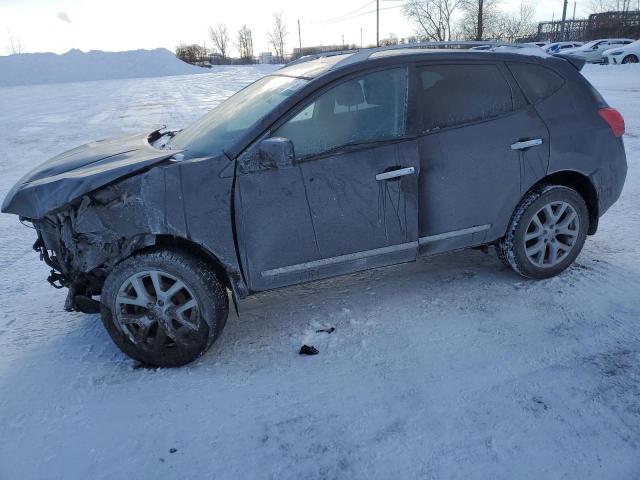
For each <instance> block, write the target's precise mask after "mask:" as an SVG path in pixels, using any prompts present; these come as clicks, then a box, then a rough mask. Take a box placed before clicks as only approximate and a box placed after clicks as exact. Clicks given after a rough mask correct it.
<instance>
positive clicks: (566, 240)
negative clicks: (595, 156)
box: [496, 185, 589, 278]
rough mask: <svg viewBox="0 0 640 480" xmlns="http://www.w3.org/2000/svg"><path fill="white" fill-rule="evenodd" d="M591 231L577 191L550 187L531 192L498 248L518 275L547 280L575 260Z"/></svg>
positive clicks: (514, 215) (581, 199)
mask: <svg viewBox="0 0 640 480" xmlns="http://www.w3.org/2000/svg"><path fill="white" fill-rule="evenodd" d="M588 229H589V212H588V210H587V205H586V203H585V201H584V199H583V198H582V196H581V195H580V194H579V193H578V192H576V191H575V190H573V189H571V188H568V187H563V186H559V185H547V186H545V187H542V188H540V189H537V190H534V191H532V192H529V193H528V194H527V195H526V196H525V197H524V198H523V199H522V201H521V202H520V205H519V206H518V208H516V211H515V212H514V214H513V216H512V217H511V221H510V223H509V228H508V229H507V234H506V235H505V236H504V238H502V239H501V240H500V241H499V242H498V244H497V246H496V249H497V252H498V256H499V257H500V259H501V260H502V261H503V262H504V263H505V264H507V265H509V266H510V267H511V268H513V269H514V270H515V271H516V272H518V273H519V274H521V275H523V276H525V277H530V278H548V277H552V276H554V275H557V274H559V273H560V272H562V271H563V270H564V269H566V268H567V267H568V266H569V265H571V264H572V263H573V261H574V260H575V259H576V257H577V256H578V254H579V253H580V251H581V250H582V247H583V245H584V241H585V239H586V236H587V230H588Z"/></svg>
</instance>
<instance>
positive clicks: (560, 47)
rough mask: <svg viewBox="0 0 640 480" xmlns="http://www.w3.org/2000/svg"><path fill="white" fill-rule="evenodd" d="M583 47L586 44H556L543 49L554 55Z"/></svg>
mask: <svg viewBox="0 0 640 480" xmlns="http://www.w3.org/2000/svg"><path fill="white" fill-rule="evenodd" d="M582 45H584V42H554V43H550V44H549V45H545V46H544V47H543V48H542V49H543V50H544V51H545V52H547V53H549V54H554V53H560V52H562V53H564V52H563V50H567V49H569V48H577V47H581V46H582Z"/></svg>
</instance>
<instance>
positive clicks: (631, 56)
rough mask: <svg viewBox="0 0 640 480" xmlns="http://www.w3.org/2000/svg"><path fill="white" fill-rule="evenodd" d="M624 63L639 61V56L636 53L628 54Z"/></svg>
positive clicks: (623, 60)
mask: <svg viewBox="0 0 640 480" xmlns="http://www.w3.org/2000/svg"><path fill="white" fill-rule="evenodd" d="M622 63H638V57H636V56H635V55H627V56H626V57H624V58H623V59H622Z"/></svg>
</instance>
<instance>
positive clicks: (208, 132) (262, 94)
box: [170, 76, 308, 154]
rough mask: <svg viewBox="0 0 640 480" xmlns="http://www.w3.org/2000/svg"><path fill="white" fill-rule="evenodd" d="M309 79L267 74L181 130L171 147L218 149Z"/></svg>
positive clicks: (202, 149)
mask: <svg viewBox="0 0 640 480" xmlns="http://www.w3.org/2000/svg"><path fill="white" fill-rule="evenodd" d="M307 82H308V81H307V80H304V79H301V78H294V77H284V76H268V77H263V78H261V79H260V80H258V81H256V82H255V83H252V84H251V85H249V86H248V87H246V88H244V89H243V90H240V91H239V92H238V93H236V94H235V95H233V96H231V97H229V98H228V99H227V100H225V101H224V102H222V103H221V104H220V105H218V106H217V107H215V108H214V109H213V110H212V111H211V112H209V113H208V114H206V115H205V116H204V117H202V118H201V119H200V120H198V121H197V122H196V123H194V124H193V125H191V126H189V127H187V128H185V129H184V130H182V131H181V132H180V133H178V134H177V135H176V136H175V137H173V139H172V140H171V143H170V145H171V148H174V149H179V150H183V149H184V150H189V151H191V152H197V153H204V154H210V153H214V152H218V151H220V150H222V149H224V148H225V147H227V146H228V145H229V144H231V143H233V142H234V141H235V140H237V139H238V138H240V136H241V135H242V134H243V133H245V132H246V131H247V130H248V129H249V128H251V127H252V126H253V125H255V124H256V123H257V122H258V121H259V120H260V119H261V118H262V117H263V116H264V115H265V114H267V113H269V112H270V111H271V110H273V109H274V108H275V107H277V106H278V105H279V104H280V103H281V102H282V101H283V100H284V99H286V98H287V97H289V96H291V94H293V93H294V92H295V91H297V90H299V89H300V88H301V87H302V86H303V85H305V84H306V83H307Z"/></svg>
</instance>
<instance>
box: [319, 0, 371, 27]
mask: <svg viewBox="0 0 640 480" xmlns="http://www.w3.org/2000/svg"><path fill="white" fill-rule="evenodd" d="M373 3H376V0H372V1H370V2H367V3H365V4H364V5H362V6H361V7H359V8H356V9H355V10H353V11H352V12H349V13H345V14H344V15H339V16H337V17H334V18H329V19H327V20H318V21H316V22H309V23H333V22H335V21H336V20H340V19H341V18H344V17H348V16H349V15H353V14H354V13H357V12H359V11H360V10H362V9H363V8H366V7H368V6H369V5H371V4H373Z"/></svg>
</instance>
